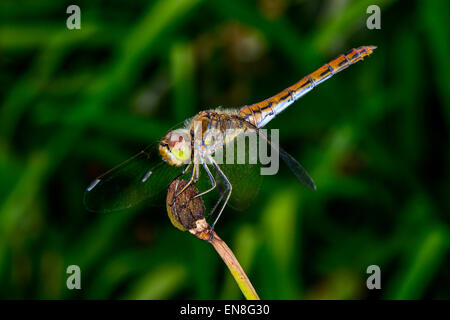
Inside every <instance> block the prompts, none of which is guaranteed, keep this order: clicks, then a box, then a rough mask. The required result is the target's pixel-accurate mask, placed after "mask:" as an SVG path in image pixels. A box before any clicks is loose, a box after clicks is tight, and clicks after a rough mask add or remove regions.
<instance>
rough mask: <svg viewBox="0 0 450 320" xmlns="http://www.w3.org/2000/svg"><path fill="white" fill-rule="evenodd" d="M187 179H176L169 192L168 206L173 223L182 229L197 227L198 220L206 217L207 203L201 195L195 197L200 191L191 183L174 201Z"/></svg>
mask: <svg viewBox="0 0 450 320" xmlns="http://www.w3.org/2000/svg"><path fill="white" fill-rule="evenodd" d="M186 184H187V181H186V180H174V181H173V182H172V183H171V184H170V186H169V190H168V192H167V198H166V207H167V213H168V215H169V218H170V221H171V222H172V224H173V225H174V226H175V227H176V228H178V229H180V230H181V231H187V230H191V229H195V228H197V221H201V220H204V219H205V216H204V214H205V205H204V203H203V199H202V198H201V197H198V198H195V199H193V197H194V196H196V195H197V194H198V193H199V192H198V190H197V188H196V187H195V186H194V185H193V184H191V185H189V186H188V187H187V188H186V190H184V191H183V192H182V193H181V194H180V195H179V196H178V197H177V198H176V199H175V201H174V196H175V195H176V194H178V193H179V192H180V191H181V190H183V188H184V186H185V185H186Z"/></svg>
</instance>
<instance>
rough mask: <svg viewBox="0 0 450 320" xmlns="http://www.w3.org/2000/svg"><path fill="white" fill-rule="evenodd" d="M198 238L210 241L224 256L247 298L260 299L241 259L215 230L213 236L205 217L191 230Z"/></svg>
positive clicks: (221, 255)
mask: <svg viewBox="0 0 450 320" xmlns="http://www.w3.org/2000/svg"><path fill="white" fill-rule="evenodd" d="M189 231H190V232H191V233H192V234H193V235H195V236H196V237H197V238H199V239H202V240H205V241H208V242H209V243H211V245H212V246H213V247H214V249H216V251H217V253H218V254H219V255H220V257H221V258H222V260H223V262H225V264H226V265H227V267H228V269H229V270H230V272H231V275H232V276H233V278H234V280H235V281H236V283H237V284H238V286H239V289H241V291H242V293H243V294H244V296H245V298H246V299H247V300H260V299H259V296H258V294H257V293H256V291H255V288H253V285H252V284H251V282H250V280H249V279H248V277H247V275H246V274H245V271H244V269H242V267H241V265H240V264H239V261H238V260H237V259H236V257H235V255H234V254H233V251H231V249H230V248H229V247H228V246H227V244H226V243H225V242H224V241H223V240H222V239H221V238H220V237H219V236H218V235H217V233H215V232H213V234H212V236H211V227H210V226H209V225H208V223H207V222H206V221H205V219H202V220H199V221H197V228H195V229H191V230H189Z"/></svg>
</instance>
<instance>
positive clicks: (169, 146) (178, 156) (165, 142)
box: [159, 129, 191, 167]
mask: <svg viewBox="0 0 450 320" xmlns="http://www.w3.org/2000/svg"><path fill="white" fill-rule="evenodd" d="M159 153H160V155H161V157H162V159H163V160H164V161H166V162H167V163H168V164H170V165H171V166H176V167H179V166H182V165H183V164H186V163H188V162H189V161H190V160H191V138H190V135H189V131H188V130H186V129H177V130H173V131H170V132H169V133H168V134H166V136H165V137H164V138H163V139H162V140H161V141H160V143H159Z"/></svg>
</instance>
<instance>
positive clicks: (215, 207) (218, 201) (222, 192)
mask: <svg viewBox="0 0 450 320" xmlns="http://www.w3.org/2000/svg"><path fill="white" fill-rule="evenodd" d="M224 196H225V191H221V192H220V197H219V200H217V202H216V204H215V205H214V207H213V208H212V210H211V211H210V212H209V213H208V215H207V216H206V218H209V217H210V216H211V215H212V214H213V213H214V211H216V209H217V207H218V206H219V204H220V202H222V199H223V197H224Z"/></svg>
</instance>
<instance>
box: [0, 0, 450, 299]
mask: <svg viewBox="0 0 450 320" xmlns="http://www.w3.org/2000/svg"><path fill="white" fill-rule="evenodd" d="M69 4H78V5H79V6H80V7H81V13H82V16H81V19H82V21H81V23H82V29H81V30H72V31H71V30H68V29H67V28H66V19H67V17H68V14H66V8H67V6H68V5H69ZM372 4H378V5H379V6H380V7H381V10H382V12H381V18H382V21H381V23H382V29H381V30H368V29H367V28H366V24H365V22H366V19H367V17H368V15H367V14H366V8H367V7H368V6H369V5H372ZM449 12H450V6H449V3H448V2H447V1H390V0H385V1H373V0H368V1H365V0H364V1H302V0H259V1H239V0H203V1H202V0H158V1H143V0H136V1H118V0H110V1H76V3H74V2H73V1H70V2H67V1H66V2H65V1H51V0H42V1H31V0H26V1H13V0H4V1H1V2H0V66H1V72H0V84H1V85H0V105H1V109H0V177H1V178H0V298H7V299H17V298H39V299H70V298H81V299H107V298H115V299H121V298H130V299H173V298H183V299H184V298H192V299H216V298H218V299H221V298H228V299H235V298H242V296H241V293H240V292H239V291H238V288H237V286H236V284H235V283H234V282H233V280H232V278H231V276H230V275H229V273H228V270H226V269H225V267H224V265H223V263H222V261H221V260H220V258H219V257H218V256H217V255H216V253H215V252H214V251H213V249H212V248H211V247H210V246H209V245H208V244H207V243H204V242H201V241H199V240H197V239H195V238H194V237H192V236H191V235H190V234H188V233H182V232H180V231H178V230H177V229H175V228H174V227H172V225H171V224H170V222H169V219H167V215H166V212H165V209H164V207H161V208H149V207H144V208H140V209H136V210H130V211H126V212H119V213H114V214H106V215H101V214H94V213H90V212H87V211H86V210H85V209H84V208H83V205H82V196H83V192H84V190H85V188H86V186H87V185H88V184H89V182H90V181H91V180H92V179H93V178H94V177H95V176H96V175H98V174H100V173H102V172H104V171H106V170H107V169H109V168H111V167H113V166H114V165H116V164H118V163H120V162H121V161H123V160H125V159H126V158H128V157H130V156H131V155H133V154H134V153H136V152H137V151H139V150H140V149H141V148H142V147H143V146H145V145H147V144H149V143H151V142H153V141H156V140H157V139H159V138H161V136H163V135H164V134H165V133H166V131H167V130H168V129H169V128H171V127H172V126H173V125H174V124H176V123H178V122H180V121H182V120H184V119H186V118H188V117H190V116H192V115H194V114H195V113H196V112H198V111H200V110H203V109H207V108H213V107H217V106H226V107H239V106H242V105H245V104H250V103H254V102H257V101H260V100H262V99H264V98H267V97H269V96H271V95H273V94H275V93H277V92H278V91H280V90H282V89H284V88H285V87H287V86H289V85H291V84H292V83H294V82H295V81H297V80H299V79H300V78H301V77H303V76H304V75H306V74H308V73H310V72H312V71H314V70H315V69H316V68H318V67H319V66H321V65H322V64H323V63H325V62H328V61H329V60H331V59H332V58H334V57H335V56H337V55H339V54H341V53H343V52H346V51H347V50H348V49H350V48H353V47H358V46H360V45H377V46H378V49H377V50H376V51H375V53H374V54H373V55H372V56H371V57H369V58H368V59H366V60H365V61H364V62H360V63H358V64H356V65H354V66H351V67H350V68H349V69H347V70H345V71H343V72H342V73H339V74H338V75H336V76H335V77H333V78H332V79H330V80H328V81H327V82H325V83H324V84H322V85H320V86H319V87H317V88H316V89H314V90H313V91H312V92H311V93H309V94H308V95H306V96H305V97H303V98H302V99H301V100H300V101H298V102H297V103H295V104H294V105H293V106H291V107H290V108H289V109H288V110H287V111H285V112H284V113H283V114H281V115H280V116H279V117H278V118H277V119H275V120H274V121H273V122H272V123H270V125H269V128H280V129H281V130H280V134H281V143H282V145H283V146H284V148H285V149H286V150H288V151H289V152H290V153H291V154H292V155H294V156H295V157H296V158H297V159H299V160H300V161H301V162H302V163H303V165H304V166H305V167H306V168H308V171H309V172H310V173H311V175H312V176H313V178H314V179H315V181H316V184H317V186H318V189H317V191H316V192H312V191H310V190H308V189H306V188H305V187H303V186H301V185H300V184H299V183H298V182H297V181H296V180H295V178H294V177H293V176H292V175H291V174H290V173H289V171H288V170H287V169H286V168H285V167H284V168H282V169H281V171H280V172H279V174H278V175H276V176H271V177H265V183H264V184H263V186H262V188H261V190H260V194H259V197H258V199H257V201H256V202H255V203H254V204H253V206H252V207H251V209H249V210H248V211H247V212H245V213H239V212H234V211H233V210H232V209H227V210H226V212H225V214H224V216H223V217H222V219H221V221H220V223H219V225H218V227H217V232H218V233H219V235H220V236H221V237H222V238H223V239H224V240H225V241H227V243H228V244H229V245H230V247H231V248H232V249H233V250H234V252H235V253H236V255H237V257H238V258H239V259H240V261H241V262H242V265H243V267H244V269H245V270H246V271H247V272H248V274H249V277H250V279H251V280H252V282H253V284H254V286H255V288H256V289H257V291H258V293H259V294H260V296H261V297H262V298H265V299H322V298H329V299H364V298H381V299H418V298H450V277H449V273H448V268H449V267H450V257H449V228H448V224H449V222H450V219H449V212H450V210H449V209H450V206H449V194H450V184H449V169H448V168H449V166H448V164H449V159H450V158H449V123H450V90H449V85H448V79H447V78H448V75H449V74H450V60H449V59H448V54H449V52H450V50H449V39H450V35H449V30H450V28H449V26H448V13H449ZM72 264H76V265H79V266H80V267H81V270H82V290H73V291H70V290H68V289H67V288H66V278H67V276H68V275H67V274H66V268H67V266H69V265H72ZM372 264H376V265H379V266H380V267H381V271H382V289H381V290H376V291H369V290H367V288H366V286H365V282H366V278H367V276H368V275H367V274H366V268H367V267H368V266H369V265H372Z"/></svg>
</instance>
